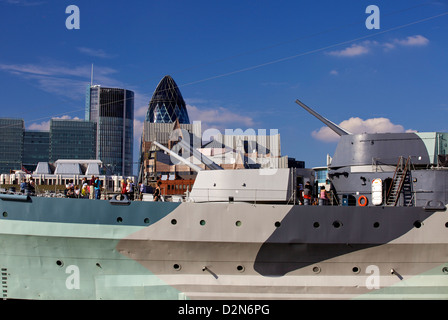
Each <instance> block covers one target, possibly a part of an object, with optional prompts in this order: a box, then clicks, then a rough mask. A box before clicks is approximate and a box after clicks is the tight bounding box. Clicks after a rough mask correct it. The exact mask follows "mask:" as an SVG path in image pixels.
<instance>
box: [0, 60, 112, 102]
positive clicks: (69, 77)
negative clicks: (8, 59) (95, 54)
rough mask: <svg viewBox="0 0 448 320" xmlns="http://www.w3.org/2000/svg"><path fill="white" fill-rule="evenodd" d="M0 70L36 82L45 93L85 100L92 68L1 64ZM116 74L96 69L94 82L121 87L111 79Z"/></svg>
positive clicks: (107, 70) (64, 65)
mask: <svg viewBox="0 0 448 320" xmlns="http://www.w3.org/2000/svg"><path fill="white" fill-rule="evenodd" d="M0 70H2V71H5V72H9V73H11V74H14V75H16V76H19V77H22V78H24V79H28V80H32V81H35V82H36V83H37V86H38V87H39V88H40V89H42V90H43V91H46V92H50V93H53V94H58V95H61V96H65V97H68V98H70V99H74V100H81V99H84V97H85V92H86V86H87V85H88V84H89V83H90V73H91V66H90V65H86V66H76V67H71V66H67V65H66V64H61V63H56V62H53V63H49V62H47V63H42V64H4V63H3V64H2V63H0ZM116 72H117V71H116V70H114V69H112V68H109V67H95V77H94V80H95V82H96V83H101V85H104V86H118V85H121V83H120V82H119V81H116V80H115V79H113V78H112V77H111V75H112V74H114V73H116Z"/></svg>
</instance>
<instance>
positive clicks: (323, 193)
mask: <svg viewBox="0 0 448 320" xmlns="http://www.w3.org/2000/svg"><path fill="white" fill-rule="evenodd" d="M327 199H328V198H327V191H326V190H325V187H324V186H321V187H320V197H319V205H320V206H325V205H327Z"/></svg>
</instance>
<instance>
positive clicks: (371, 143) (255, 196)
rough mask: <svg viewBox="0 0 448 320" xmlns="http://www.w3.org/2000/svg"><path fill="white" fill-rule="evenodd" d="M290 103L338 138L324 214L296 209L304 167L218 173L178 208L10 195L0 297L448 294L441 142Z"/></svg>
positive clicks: (0, 224)
mask: <svg viewBox="0 0 448 320" xmlns="http://www.w3.org/2000/svg"><path fill="white" fill-rule="evenodd" d="M296 103H297V104H299V105H300V106H301V107H303V108H304V109H305V110H307V111H308V112H310V113H311V114H313V115H314V116H315V117H317V118H318V119H319V120H321V121H322V122H324V123H325V124H326V125H327V126H328V127H330V128H331V129H332V130H333V131H334V132H336V133H337V134H338V135H339V136H340V138H339V142H338V145H337V147H336V150H335V152H334V155H333V157H332V159H331V162H330V163H328V167H327V170H328V185H329V186H330V188H329V189H328V190H327V194H328V195H329V197H328V200H326V201H327V203H325V205H302V204H301V202H300V201H299V200H298V195H299V196H300V194H298V192H297V191H298V187H299V185H298V183H297V181H303V182H307V181H310V182H311V183H313V182H314V176H313V171H312V170H302V171H301V170H298V169H294V168H288V169H248V170H220V168H219V166H217V165H216V164H213V163H211V164H209V165H208V167H209V169H208V170H202V169H201V168H197V171H198V172H197V177H196V180H195V182H194V185H193V189H192V191H191V193H190V194H189V195H188V196H187V197H185V199H183V201H179V202H174V201H171V202H170V201H165V202H152V201H130V200H129V199H127V198H126V197H123V198H118V197H117V198H113V199H110V200H80V199H69V198H50V197H37V196H30V195H27V194H17V193H8V192H5V193H3V194H0V270H1V279H2V282H1V290H2V291H1V292H2V298H3V299H113V300H117V299H159V300H160V299H168V300H174V299H182V300H184V299H186V300H194V299H207V300H209V299H230V300H240V299H272V300H273V299H282V300H286V299H294V300H295V299H369V300H370V299H446V298H448V213H447V212H446V206H447V202H448V199H447V197H448V192H447V191H448V161H447V160H448V156H447V155H448V133H439V132H427V133H418V132H417V133H414V132H406V133H364V134H352V133H350V132H348V131H346V130H344V129H342V128H340V127H339V126H338V125H336V124H334V123H333V122H331V121H329V120H328V119H326V118H324V117H323V116H321V115H320V114H318V113H317V112H315V111H314V110H313V109H311V108H309V107H308V106H306V105H305V104H304V103H302V102H301V101H299V100H296ZM168 151H170V150H168ZM191 165H192V167H193V166H194V165H193V164H191ZM298 178H300V179H298ZM312 191H313V193H314V194H316V193H317V192H318V190H312Z"/></svg>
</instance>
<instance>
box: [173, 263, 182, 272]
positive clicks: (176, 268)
mask: <svg viewBox="0 0 448 320" xmlns="http://www.w3.org/2000/svg"><path fill="white" fill-rule="evenodd" d="M173 269H174V270H176V271H179V270H180V269H181V266H180V264H177V263H175V264H173Z"/></svg>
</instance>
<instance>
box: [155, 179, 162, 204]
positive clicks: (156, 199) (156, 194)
mask: <svg viewBox="0 0 448 320" xmlns="http://www.w3.org/2000/svg"><path fill="white" fill-rule="evenodd" d="M161 184H162V182H160V180H159V181H157V186H156V190H154V201H160V200H161V198H160V196H161V192H160V185H161Z"/></svg>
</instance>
